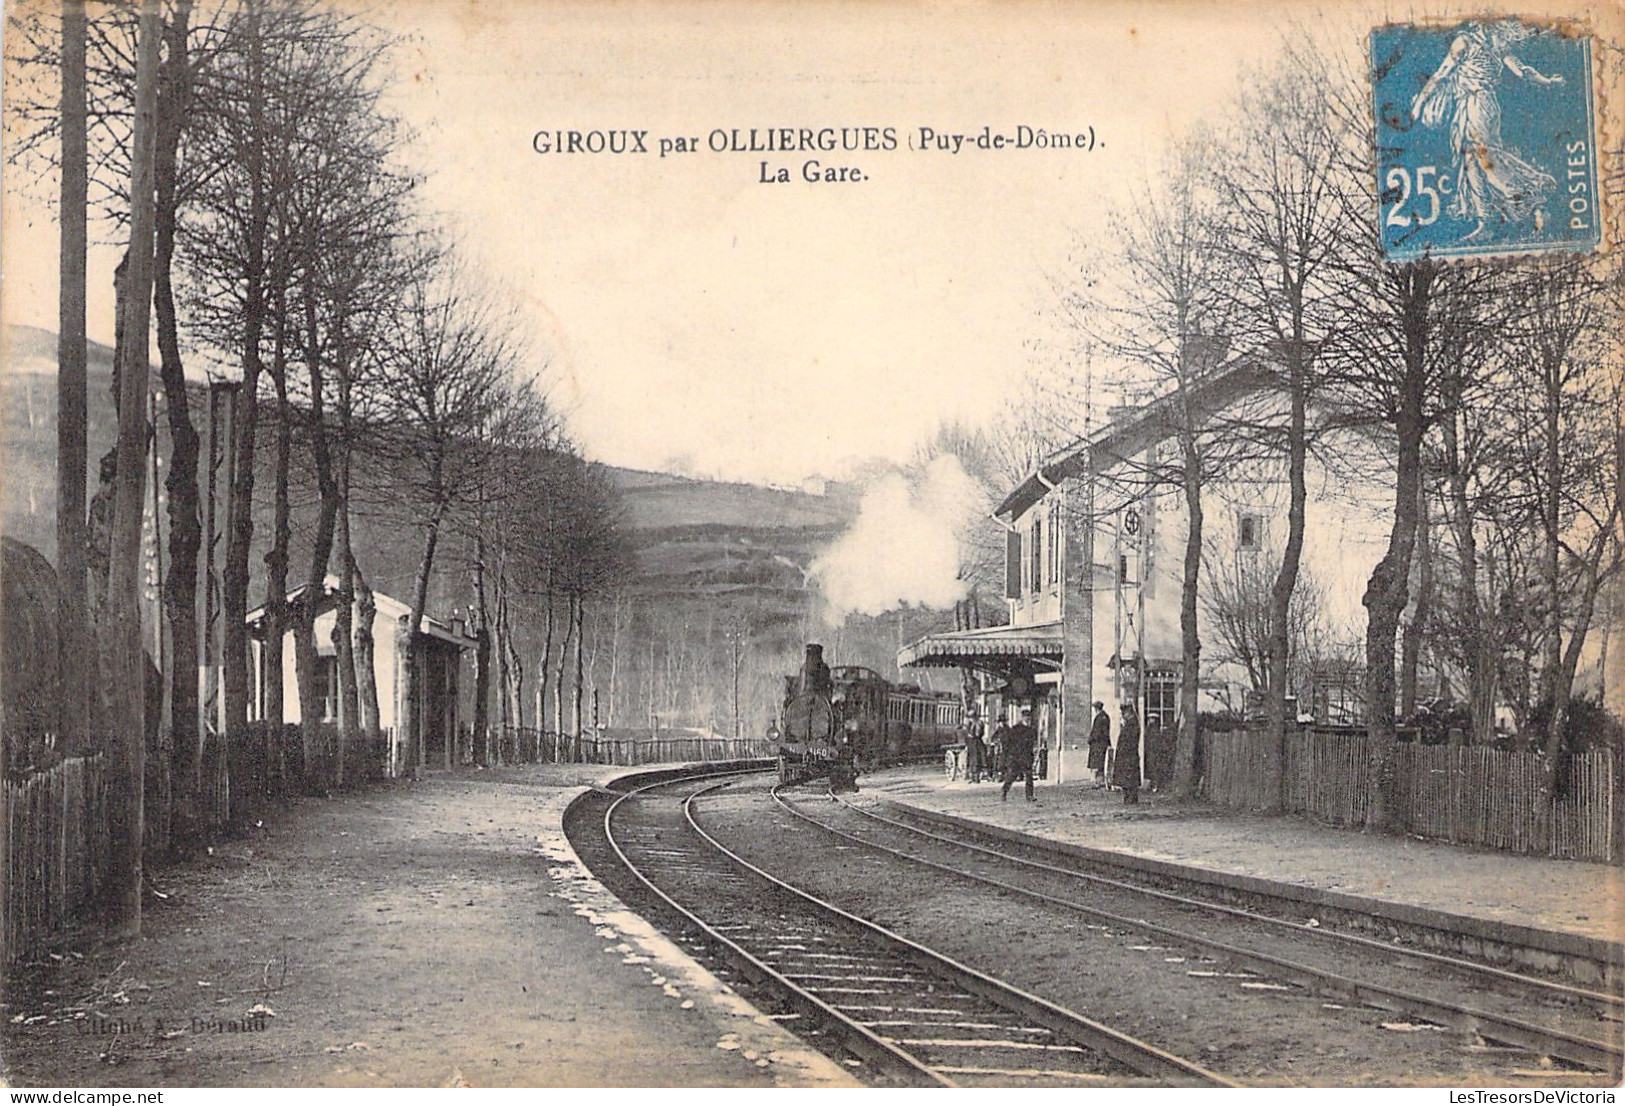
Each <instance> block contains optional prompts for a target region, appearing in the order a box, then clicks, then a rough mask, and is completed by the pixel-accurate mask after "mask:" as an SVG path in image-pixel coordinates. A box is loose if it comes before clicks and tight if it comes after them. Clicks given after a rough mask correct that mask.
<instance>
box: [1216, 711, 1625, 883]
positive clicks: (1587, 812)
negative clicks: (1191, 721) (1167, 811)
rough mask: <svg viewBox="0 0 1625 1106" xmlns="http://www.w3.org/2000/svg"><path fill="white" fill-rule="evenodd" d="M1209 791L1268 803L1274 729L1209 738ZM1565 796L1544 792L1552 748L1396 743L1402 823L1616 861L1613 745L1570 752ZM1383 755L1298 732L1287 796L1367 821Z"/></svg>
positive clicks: (1411, 828)
mask: <svg viewBox="0 0 1625 1106" xmlns="http://www.w3.org/2000/svg"><path fill="white" fill-rule="evenodd" d="M1205 742H1206V748H1205V755H1206V763H1207V773H1206V778H1205V780H1204V781H1203V792H1204V794H1205V795H1206V796H1207V798H1208V799H1209V800H1211V801H1213V802H1216V803H1221V804H1223V805H1226V806H1237V807H1246V808H1258V807H1263V806H1267V805H1269V802H1270V798H1271V797H1270V796H1269V795H1267V794H1265V787H1266V784H1267V782H1268V778H1269V776H1268V772H1267V770H1266V768H1267V764H1268V753H1269V749H1268V745H1267V737H1266V736H1265V735H1264V734H1263V733H1260V732H1252V731H1236V732H1231V733H1219V734H1209V735H1206V736H1205ZM1565 767H1566V769H1567V770H1568V771H1569V772H1570V785H1569V787H1568V788H1567V791H1566V793H1565V794H1564V796H1563V797H1562V798H1560V799H1558V800H1556V801H1555V802H1554V801H1549V800H1548V799H1547V798H1546V790H1545V787H1546V784H1545V776H1544V757H1543V756H1541V755H1540V754H1537V753H1517V752H1509V751H1506V750H1500V749H1492V748H1488V747H1484V746H1450V745H1416V744H1398V745H1395V746H1394V761H1393V772H1394V781H1393V795H1394V818H1395V825H1396V828H1397V829H1399V830H1401V831H1402V832H1405V833H1411V834H1415V835H1416V836H1418V837H1429V838H1435V839H1438V840H1442V841H1453V842H1456V843H1459V844H1467V845H1479V846H1483V847H1485V848H1491V849H1499V850H1502V851H1504V852H1513V853H1525V854H1535V855H1544V856H1553V857H1564V858H1568V859H1573V860H1595V861H1614V860H1617V859H1619V858H1620V854H1621V841H1620V830H1619V825H1618V821H1619V819H1618V814H1619V804H1620V802H1621V795H1620V787H1619V780H1618V775H1617V773H1618V765H1617V763H1616V758H1615V755H1614V753H1613V751H1612V750H1608V749H1593V750H1591V751H1589V752H1585V753H1577V754H1573V755H1572V756H1570V757H1569V758H1568V760H1567V764H1566V765H1565ZM1375 771H1376V758H1375V757H1374V755H1373V748H1372V745H1371V743H1370V741H1369V739H1368V738H1366V737H1365V736H1364V735H1363V734H1348V733H1321V732H1315V731H1310V732H1307V733H1298V734H1293V735H1291V736H1290V737H1289V738H1288V740H1287V755H1286V761H1285V764H1284V765H1283V767H1282V772H1283V779H1282V805H1283V807H1284V809H1285V810H1286V811H1287V812H1288V813H1293V814H1304V815H1307V816H1309V817H1311V818H1315V819H1317V820H1319V821H1323V822H1328V823H1331V824H1333V825H1338V826H1352V827H1359V826H1364V825H1366V823H1367V821H1368V819H1369V817H1370V812H1371V798H1372V794H1373V791H1374V789H1375V786H1376V780H1375V778H1374V775H1375Z"/></svg>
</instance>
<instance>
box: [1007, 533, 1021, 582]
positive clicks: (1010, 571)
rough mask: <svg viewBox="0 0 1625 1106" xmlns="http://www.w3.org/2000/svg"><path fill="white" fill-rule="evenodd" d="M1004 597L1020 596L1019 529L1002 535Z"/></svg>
mask: <svg viewBox="0 0 1625 1106" xmlns="http://www.w3.org/2000/svg"><path fill="white" fill-rule="evenodd" d="M1004 597H1005V598H1006V599H1020V598H1021V531H1019V530H1010V531H1008V532H1006V533H1005V535H1004Z"/></svg>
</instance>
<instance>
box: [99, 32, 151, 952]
mask: <svg viewBox="0 0 1625 1106" xmlns="http://www.w3.org/2000/svg"><path fill="white" fill-rule="evenodd" d="M160 30H161V28H160V23H159V16H158V3H157V0H146V2H145V3H143V4H142V7H141V21H140V32H139V34H140V38H139V47H138V54H137V61H136V93H135V125H134V130H133V133H132V136H131V164H130V250H129V270H128V277H127V280H128V283H127V285H126V293H127V294H126V296H125V298H124V303H123V305H122V306H123V312H124V315H125V324H124V338H125V342H124V346H123V348H122V350H121V351H120V352H121V354H122V356H123V357H124V364H123V365H122V367H121V372H120V381H119V393H120V394H119V424H118V454H119V466H118V476H117V478H116V485H115V491H114V499H113V529H112V535H113V541H112V548H111V554H110V558H109V559H110V565H109V572H108V588H107V590H108V610H109V612H110V615H111V626H110V628H111V630H112V633H111V634H110V635H109V638H108V640H107V641H106V642H105V644H106V645H107V647H108V648H109V650H110V655H109V658H108V661H109V663H108V666H107V669H108V671H109V672H110V673H111V674H112V676H113V683H112V688H111V690H112V697H111V698H112V709H113V712H114V717H113V729H112V733H113V738H114V742H115V743H116V744H115V748H116V754H115V756H114V757H113V760H112V765H111V767H112V772H111V773H110V777H111V778H110V781H109V788H108V799H109V802H108V809H109V823H110V829H111V843H110V845H109V855H108V872H109V882H108V887H107V890H106V892H105V893H104V895H103V899H102V901H103V903H104V905H105V908H106V911H107V919H108V922H109V926H110V929H111V931H112V934H113V935H114V936H115V937H130V936H134V935H136V934H138V933H140V932H141V885H142V869H141V860H142V857H141V850H142V841H143V835H144V816H145V811H144V802H145V760H146V711H145V706H146V667H145V656H144V654H143V652H142V648H141V520H142V514H143V513H144V508H145V499H146V477H147V466H146V464H145V462H144V457H145V454H146V445H147V374H148V360H147V350H148V347H149V344H150V339H151V333H150V326H151V321H152V318H151V304H152V261H153V233H154V231H153V196H154V191H153V188H154V186H153V163H152V158H153V139H154V124H155V118H154V117H155V115H156V112H157V100H158V59H159V51H158V47H159V34H160Z"/></svg>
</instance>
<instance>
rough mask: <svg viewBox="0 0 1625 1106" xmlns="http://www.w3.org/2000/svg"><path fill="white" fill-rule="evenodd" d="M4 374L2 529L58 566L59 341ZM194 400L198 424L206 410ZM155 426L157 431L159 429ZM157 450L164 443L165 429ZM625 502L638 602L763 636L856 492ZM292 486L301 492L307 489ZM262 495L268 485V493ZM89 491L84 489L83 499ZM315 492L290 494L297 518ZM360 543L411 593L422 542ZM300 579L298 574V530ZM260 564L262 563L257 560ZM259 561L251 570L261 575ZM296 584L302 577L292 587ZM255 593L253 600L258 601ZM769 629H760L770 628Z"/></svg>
mask: <svg viewBox="0 0 1625 1106" xmlns="http://www.w3.org/2000/svg"><path fill="white" fill-rule="evenodd" d="M0 363H3V366H4V371H3V372H0V409H3V415H0V449H3V451H4V460H5V464H4V480H3V481H0V510H3V514H0V527H3V529H4V532H5V533H6V534H8V535H10V536H12V537H14V538H16V539H18V540H19V541H22V542H25V543H27V544H29V545H31V546H34V547H35V548H37V549H39V550H40V551H41V552H43V553H44V554H45V555H46V556H47V557H48V558H50V559H52V560H53V561H54V559H55V547H56V538H55V514H54V512H55V504H56V379H55V377H56V336H55V335H54V334H51V333H49V332H47V331H43V330H39V329H37V328H33V327H11V328H8V329H7V331H6V333H5V343H4V358H3V361H0ZM112 364H113V351H112V350H111V349H109V348H108V347H106V346H104V345H100V344H98V343H91V344H90V349H89V373H88V375H89V396H88V399H89V432H88V437H89V455H90V457H89V469H90V472H91V473H92V474H93V473H94V471H95V468H96V461H97V459H98V458H99V457H101V455H102V454H103V453H105V452H106V451H107V450H108V449H109V448H111V446H112V443H113V441H114V438H115V437H116V434H117V423H116V419H115V416H114V411H113V405H112V399H111V393H110V387H111V381H112ZM202 398H203V396H202V390H201V388H198V389H196V390H194V391H193V417H194V420H195V421H197V420H198V419H199V417H200V408H201V407H202ZM160 424H162V420H161V419H160ZM159 438H160V443H161V448H163V449H166V450H167V433H166V432H165V430H164V428H163V426H162V425H160V428H159ZM600 467H601V468H602V470H603V471H604V472H606V473H607V474H608V475H609V476H610V477H611V478H612V480H613V481H614V483H615V485H616V486H617V487H618V488H619V489H620V491H621V494H622V496H623V498H624V503H625V508H626V513H625V519H626V523H627V526H628V529H629V533H628V539H629V540H630V541H631V542H632V543H633V545H634V548H635V551H636V554H637V567H638V573H637V577H636V579H634V580H633V581H631V584H632V588H633V590H634V591H635V592H636V593H637V594H639V595H642V596H644V597H645V598H646V599H667V600H674V599H679V598H680V599H682V600H684V601H685V602H686V601H693V600H695V599H703V600H706V601H720V602H722V603H725V604H741V605H745V606H748V607H751V608H756V609H754V610H753V611H752V614H751V620H752V621H753V622H755V621H757V619H758V618H760V619H761V621H762V622H763V623H764V624H771V623H775V622H778V621H780V620H781V619H795V620H799V619H800V617H801V613H802V611H803V610H804V609H805V604H806V595H805V591H804V585H805V576H804V573H805V569H806V566H808V565H809V564H810V563H811V561H812V559H813V557H814V556H816V554H817V551H818V550H819V549H820V548H821V547H822V546H823V545H825V544H827V543H828V542H829V541H830V540H831V539H832V538H833V537H834V536H835V535H837V534H838V533H839V532H840V531H841V530H842V529H844V528H845V526H846V525H847V524H848V523H849V522H850V520H851V519H852V517H853V515H854V513H855V510H856V506H855V499H856V496H855V493H854V491H853V489H850V488H843V487H841V486H839V485H837V486H836V488H835V490H834V492H833V493H832V494H829V495H825V496H815V495H809V494H805V493H802V492H796V491H785V490H779V489H774V488H765V487H759V486H756V485H751V484H741V483H726V482H719V481H710V480H699V479H692V478H688V477H682V476H674V475H669V474H666V473H655V472H645V471H641V470H636V469H627V468H617V467H614V466H607V465H606V466H600ZM300 475H301V474H297V473H296V475H295V480H296V483H301V482H302V481H301V480H300ZM264 486H266V485H265V484H264V483H262V484H261V487H264ZM89 491H94V481H93V480H87V493H88V492H89ZM308 494H309V493H308V492H306V491H303V490H302V489H300V488H298V487H296V488H295V490H294V500H295V510H296V516H297V515H298V513H299V506H300V505H301V504H303V503H305V502H308ZM256 498H257V500H258V502H257V503H256V511H255V513H256V531H257V533H258V534H259V535H261V536H263V535H265V534H266V532H267V531H268V529H269V523H270V519H269V515H268V507H269V504H268V503H267V502H266V499H265V498H264V497H256ZM354 509H355V512H356V519H355V530H356V533H355V541H356V547H357V552H358V555H359V558H360V560H361V562H362V564H363V565H364V566H365V567H366V569H367V570H368V573H369V575H370V576H371V578H372V580H373V583H374V586H376V587H378V588H380V589H381V590H384V591H388V592H390V593H393V594H396V595H402V594H404V593H405V592H406V591H408V590H409V588H410V584H411V580H412V577H413V573H414V571H415V569H416V566H417V563H418V558H419V555H420V547H419V542H418V540H417V538H416V536H415V535H413V534H412V533H411V532H410V531H404V532H403V529H402V527H401V524H400V520H399V518H397V517H392V515H393V513H392V512H390V511H389V510H387V509H386V508H383V507H380V508H378V509H372V507H370V506H369V505H368V504H366V503H362V502H357V503H356V504H355V505H354ZM295 529H296V534H295V549H294V550H293V557H292V564H293V565H294V566H295V571H296V572H297V571H298V566H300V565H301V564H302V563H303V555H304V553H305V551H304V549H302V548H300V535H299V533H298V530H299V527H298V524H297V518H296V527H295ZM448 546H449V547H448V548H445V549H443V552H442V557H443V561H442V565H443V571H442V572H441V573H439V574H438V575H439V576H440V577H441V579H438V580H437V581H436V584H437V586H436V589H435V590H436V592H437V598H438V599H439V601H440V603H439V604H437V605H447V606H460V605H462V604H464V603H466V602H467V584H466V582H465V581H462V580H451V579H446V577H447V576H449V575H452V574H454V573H455V574H457V575H461V573H460V572H458V569H460V567H461V561H462V555H463V554H464V552H465V551H464V550H462V549H460V548H459V547H458V545H457V543H455V542H452V543H448ZM260 552H262V551H260ZM259 556H260V553H259V552H257V553H256V555H255V557H254V558H253V563H254V564H255V565H256V566H257V565H258V564H259ZM296 578H297V577H296ZM260 590H261V589H260V588H258V587H256V588H255V589H254V592H255V595H256V598H257V597H258V596H259V594H260ZM764 628H765V627H764Z"/></svg>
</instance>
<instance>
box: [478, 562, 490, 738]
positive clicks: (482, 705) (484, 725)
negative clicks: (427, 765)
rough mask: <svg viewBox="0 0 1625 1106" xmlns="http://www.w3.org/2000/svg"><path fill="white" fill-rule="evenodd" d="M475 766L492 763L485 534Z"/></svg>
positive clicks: (480, 571)
mask: <svg viewBox="0 0 1625 1106" xmlns="http://www.w3.org/2000/svg"><path fill="white" fill-rule="evenodd" d="M474 622H475V625H476V626H477V627H478V629H477V631H476V634H475V640H476V644H475V646H474V763H475V764H478V765H480V766H481V767H482V768H483V767H486V766H488V765H489V764H490V763H491V737H490V727H491V631H490V626H491V615H490V611H489V609H488V608H487V606H486V601H485V533H484V531H483V530H482V531H481V532H480V533H479V534H477V535H475V538H474Z"/></svg>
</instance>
